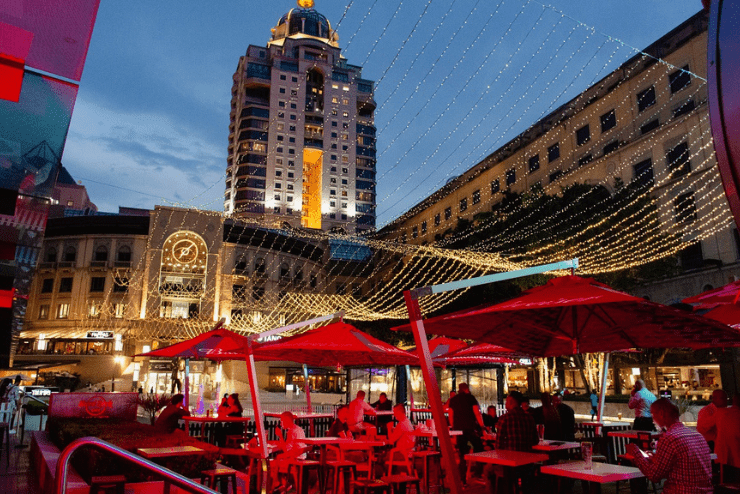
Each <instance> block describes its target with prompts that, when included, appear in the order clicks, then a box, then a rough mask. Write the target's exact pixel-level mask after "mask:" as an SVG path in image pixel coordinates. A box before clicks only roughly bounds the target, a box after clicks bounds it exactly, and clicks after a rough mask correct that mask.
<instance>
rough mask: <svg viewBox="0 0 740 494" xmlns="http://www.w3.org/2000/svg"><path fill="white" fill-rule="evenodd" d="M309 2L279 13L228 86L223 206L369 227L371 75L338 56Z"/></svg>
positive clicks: (297, 220) (331, 34)
mask: <svg viewBox="0 0 740 494" xmlns="http://www.w3.org/2000/svg"><path fill="white" fill-rule="evenodd" d="M338 39H339V37H338V35H337V33H336V32H335V31H334V30H333V29H332V27H331V24H330V23H329V21H328V20H327V19H326V17H324V16H323V15H322V14H320V13H318V12H317V11H316V10H314V8H313V0H298V8H294V9H291V10H290V11H289V12H288V13H287V14H285V15H283V16H282V17H281V18H280V20H279V21H278V23H277V26H275V27H274V28H273V29H272V36H271V39H270V41H269V42H268V43H267V46H254V45H250V46H249V48H247V53H246V55H245V56H243V57H241V58H240V59H239V65H238V67H237V70H236V73H235V74H234V85H233V87H232V90H231V94H232V98H231V121H230V124H229V153H228V168H227V174H226V193H225V196H224V210H225V212H226V213H227V214H230V215H233V216H235V217H241V218H245V219H247V218H254V219H260V220H267V221H268V222H270V221H273V222H275V223H278V224H283V223H286V222H287V223H288V224H290V225H292V226H302V227H304V228H314V229H322V230H330V229H337V228H338V229H342V230H344V231H346V232H348V233H350V232H363V231H368V230H372V229H374V228H375V126H374V118H373V114H374V111H375V106H376V105H375V101H374V100H373V82H372V81H369V80H365V79H362V78H361V70H362V68H361V67H358V66H356V65H350V64H349V63H347V60H346V59H345V58H344V57H343V56H342V54H341V50H340V48H339V44H338Z"/></svg>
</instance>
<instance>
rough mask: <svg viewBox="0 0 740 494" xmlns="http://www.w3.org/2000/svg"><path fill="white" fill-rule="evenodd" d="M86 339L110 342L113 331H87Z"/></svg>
mask: <svg viewBox="0 0 740 494" xmlns="http://www.w3.org/2000/svg"><path fill="white" fill-rule="evenodd" d="M87 337H88V338H92V339H94V340H112V339H113V331H88V332H87Z"/></svg>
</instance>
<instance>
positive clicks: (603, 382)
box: [596, 352, 611, 422]
mask: <svg viewBox="0 0 740 494" xmlns="http://www.w3.org/2000/svg"><path fill="white" fill-rule="evenodd" d="M609 355H611V353H608V352H607V354H606V355H604V370H603V371H602V373H601V388H600V389H599V414H598V416H597V417H596V421H597V422H601V421H602V418H603V417H604V402H605V401H606V377H607V374H609Z"/></svg>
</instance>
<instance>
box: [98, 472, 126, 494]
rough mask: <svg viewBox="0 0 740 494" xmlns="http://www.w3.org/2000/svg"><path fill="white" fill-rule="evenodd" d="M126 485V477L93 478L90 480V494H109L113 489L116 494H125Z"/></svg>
mask: <svg viewBox="0 0 740 494" xmlns="http://www.w3.org/2000/svg"><path fill="white" fill-rule="evenodd" d="M125 484H126V477H124V476H123V475H107V476H101V477H93V478H92V479H90V494H97V493H98V492H108V491H109V490H111V489H112V490H113V492H115V493H116V494H123V493H124V487H125Z"/></svg>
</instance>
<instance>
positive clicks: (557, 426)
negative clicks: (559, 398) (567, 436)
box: [532, 392, 563, 441]
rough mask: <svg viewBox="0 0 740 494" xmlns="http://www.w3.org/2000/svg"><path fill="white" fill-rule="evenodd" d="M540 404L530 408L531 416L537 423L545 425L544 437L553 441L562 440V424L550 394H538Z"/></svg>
mask: <svg viewBox="0 0 740 494" xmlns="http://www.w3.org/2000/svg"><path fill="white" fill-rule="evenodd" d="M540 399H541V401H542V406H541V407H537V408H533V409H532V416H533V417H534V421H535V423H537V424H543V425H544V426H545V437H544V439H552V440H555V441H562V440H563V424H562V422H561V421H560V414H559V413H558V410H557V408H555V405H553V402H552V396H551V395H550V393H548V392H544V393H541V394H540Z"/></svg>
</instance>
